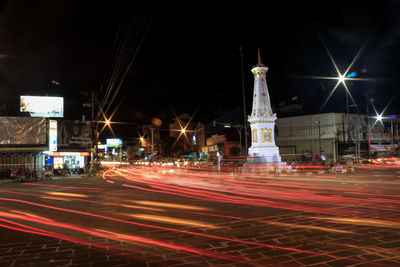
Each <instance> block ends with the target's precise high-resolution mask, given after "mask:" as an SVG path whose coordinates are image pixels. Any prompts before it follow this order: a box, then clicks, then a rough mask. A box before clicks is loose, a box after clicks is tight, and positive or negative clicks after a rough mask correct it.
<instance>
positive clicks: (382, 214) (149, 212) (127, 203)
mask: <svg viewBox="0 0 400 267" xmlns="http://www.w3.org/2000/svg"><path fill="white" fill-rule="evenodd" d="M399 208H400V178H399V174H398V172H397V171H396V170H393V169H391V170H389V171H387V170H385V169H381V170H374V171H364V172H362V173H356V174H347V175H346V174H335V175H332V174H306V173H303V174H301V175H299V174H281V175H274V174H265V173H249V172H247V173H237V172H236V173H231V172H218V171H215V170H214V171H211V170H207V169H205V170H204V169H183V168H181V169H168V168H157V167H142V168H125V169H117V170H114V171H111V170H110V171H107V172H105V173H104V177H90V178H88V177H87V178H74V177H66V178H62V179H54V180H52V181H40V182H35V183H8V184H1V185H0V266H400V211H399Z"/></svg>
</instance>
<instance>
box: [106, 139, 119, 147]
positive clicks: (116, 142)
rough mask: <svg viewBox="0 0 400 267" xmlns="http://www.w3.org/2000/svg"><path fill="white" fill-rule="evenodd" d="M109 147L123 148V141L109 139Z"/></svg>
mask: <svg viewBox="0 0 400 267" xmlns="http://www.w3.org/2000/svg"><path fill="white" fill-rule="evenodd" d="M106 141H107V146H108V147H119V146H122V139H119V138H107V140H106Z"/></svg>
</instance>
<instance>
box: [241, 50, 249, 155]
mask: <svg viewBox="0 0 400 267" xmlns="http://www.w3.org/2000/svg"><path fill="white" fill-rule="evenodd" d="M239 51H240V63H241V67H242V91H243V116H244V121H243V123H244V144H245V149H246V151H245V156H247V116H246V94H245V89H244V71H243V47H241V46H239ZM240 151H242V149H241V148H240ZM240 154H242V153H240Z"/></svg>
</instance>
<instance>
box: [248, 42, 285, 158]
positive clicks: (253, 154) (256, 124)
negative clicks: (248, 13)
mask: <svg viewBox="0 0 400 267" xmlns="http://www.w3.org/2000/svg"><path fill="white" fill-rule="evenodd" d="M267 71H268V67H266V66H264V65H263V64H262V63H261V56H260V49H258V64H257V65H256V66H255V67H254V68H253V69H252V70H251V72H252V73H253V74H254V93H253V94H254V96H253V109H252V112H251V115H250V116H249V117H248V120H249V122H250V128H251V147H250V148H249V163H251V162H252V163H256V164H264V163H265V164H268V165H269V164H271V165H272V164H277V165H281V164H282V163H281V157H280V155H279V148H278V147H277V146H276V145H275V134H274V128H275V120H276V113H272V108H271V102H270V100H269V93H268V87H267V81H266V74H267Z"/></svg>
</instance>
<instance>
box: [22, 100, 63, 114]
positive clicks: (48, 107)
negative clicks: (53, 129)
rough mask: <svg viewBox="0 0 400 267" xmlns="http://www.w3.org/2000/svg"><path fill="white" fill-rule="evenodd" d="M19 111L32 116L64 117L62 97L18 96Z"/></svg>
mask: <svg viewBox="0 0 400 267" xmlns="http://www.w3.org/2000/svg"><path fill="white" fill-rule="evenodd" d="M19 107H20V111H21V112H30V114H31V116H32V117H56V118H62V117H64V98H62V97H53V96H28V95H22V96H20V105H19Z"/></svg>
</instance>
